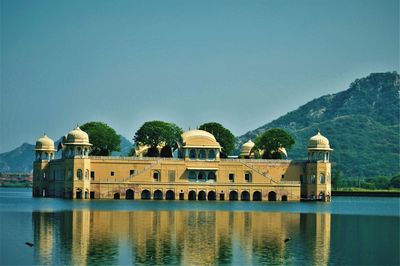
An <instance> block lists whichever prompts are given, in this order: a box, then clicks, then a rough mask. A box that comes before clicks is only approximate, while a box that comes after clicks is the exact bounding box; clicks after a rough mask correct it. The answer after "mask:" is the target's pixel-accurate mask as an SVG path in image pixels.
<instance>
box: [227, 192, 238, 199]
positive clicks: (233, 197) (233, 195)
mask: <svg viewBox="0 0 400 266" xmlns="http://www.w3.org/2000/svg"><path fill="white" fill-rule="evenodd" d="M229 200H238V193H237V192H236V191H231V192H229Z"/></svg>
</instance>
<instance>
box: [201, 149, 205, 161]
mask: <svg viewBox="0 0 400 266" xmlns="http://www.w3.org/2000/svg"><path fill="white" fill-rule="evenodd" d="M199 159H200V160H205V159H206V151H205V150H203V149H201V150H200V151H199Z"/></svg>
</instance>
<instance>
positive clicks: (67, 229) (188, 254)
mask: <svg viewBox="0 0 400 266" xmlns="http://www.w3.org/2000/svg"><path fill="white" fill-rule="evenodd" d="M32 221H33V227H34V231H33V232H34V240H35V245H36V248H35V254H34V257H35V263H36V264H74V265H75V264H86V263H87V264H99V263H101V264H107V265H110V264H132V263H146V264H185V265H186V264H214V263H219V264H288V263H301V262H303V263H305V262H311V263H316V264H327V263H328V262H329V250H330V227H331V217H330V214H322V213H320V214H291V213H264V212H225V211H135V212H115V211H114V212H111V211H85V210H77V211H66V212H53V213H46V212H33V213H32ZM288 237H290V238H292V240H291V241H288V242H287V243H285V242H284V239H285V238H288Z"/></svg>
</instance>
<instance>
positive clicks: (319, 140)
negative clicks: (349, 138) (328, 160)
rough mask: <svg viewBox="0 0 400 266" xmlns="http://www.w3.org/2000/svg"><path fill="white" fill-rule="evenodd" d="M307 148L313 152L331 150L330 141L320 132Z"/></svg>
mask: <svg viewBox="0 0 400 266" xmlns="http://www.w3.org/2000/svg"><path fill="white" fill-rule="evenodd" d="M307 148H308V149H312V150H331V148H330V145H329V140H328V139H327V138H326V137H324V136H322V135H321V133H320V132H319V131H318V133H317V135H315V136H312V137H311V138H310V140H309V141H308V145H307Z"/></svg>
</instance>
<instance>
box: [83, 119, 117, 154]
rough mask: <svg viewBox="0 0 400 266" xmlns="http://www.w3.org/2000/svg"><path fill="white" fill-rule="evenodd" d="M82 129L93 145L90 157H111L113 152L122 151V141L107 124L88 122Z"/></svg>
mask: <svg viewBox="0 0 400 266" xmlns="http://www.w3.org/2000/svg"><path fill="white" fill-rule="evenodd" d="M80 129H82V130H83V131H85V132H86V133H87V134H88V135H89V141H90V143H92V144H93V146H92V149H91V151H90V155H98V156H109V155H111V152H112V151H120V143H121V139H120V137H119V136H118V134H117V133H116V132H115V130H114V129H113V128H111V127H109V126H108V125H107V124H105V123H102V122H88V123H86V124H84V125H82V126H80Z"/></svg>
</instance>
